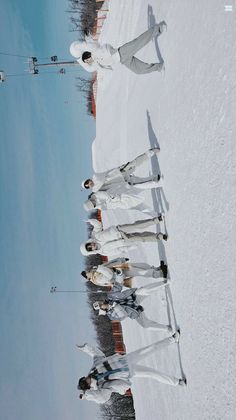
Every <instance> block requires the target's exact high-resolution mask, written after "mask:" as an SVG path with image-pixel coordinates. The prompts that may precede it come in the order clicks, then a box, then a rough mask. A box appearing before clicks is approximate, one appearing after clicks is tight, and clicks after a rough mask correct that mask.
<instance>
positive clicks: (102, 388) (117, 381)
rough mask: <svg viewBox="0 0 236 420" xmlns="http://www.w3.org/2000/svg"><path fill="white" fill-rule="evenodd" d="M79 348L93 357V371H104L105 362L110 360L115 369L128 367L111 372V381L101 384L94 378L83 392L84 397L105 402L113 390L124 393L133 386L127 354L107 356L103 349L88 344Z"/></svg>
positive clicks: (101, 402)
mask: <svg viewBox="0 0 236 420" xmlns="http://www.w3.org/2000/svg"><path fill="white" fill-rule="evenodd" d="M78 348H79V350H81V351H83V352H85V353H87V354H89V355H90V356H91V357H93V366H92V369H91V371H92V370H93V369H94V368H96V369H97V370H98V372H99V373H102V372H103V371H104V362H108V363H109V365H110V367H111V368H112V369H114V370H115V369H119V368H125V369H126V370H124V371H120V372H116V373H114V374H111V375H110V376H109V381H104V382H103V383H102V384H99V385H97V384H96V381H94V380H92V382H91V388H90V389H88V390H86V391H84V393H83V399H86V400H92V401H94V402H96V403H97V404H104V403H105V402H106V401H108V400H109V399H110V396H111V394H112V392H118V393H119V394H121V395H124V394H125V392H126V391H127V389H129V388H130V386H131V382H130V380H129V376H130V373H129V369H128V363H127V359H126V356H125V355H121V354H118V353H115V354H113V355H112V356H108V357H106V356H105V354H104V353H103V352H102V351H101V350H99V349H98V348H96V347H91V346H89V345H88V344H84V345H83V346H78Z"/></svg>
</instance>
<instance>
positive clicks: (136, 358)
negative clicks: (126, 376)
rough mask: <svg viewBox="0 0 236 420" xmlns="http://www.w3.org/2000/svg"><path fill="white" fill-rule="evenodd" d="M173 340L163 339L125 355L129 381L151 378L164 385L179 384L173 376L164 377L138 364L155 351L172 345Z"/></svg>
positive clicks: (162, 374) (164, 375)
mask: <svg viewBox="0 0 236 420" xmlns="http://www.w3.org/2000/svg"><path fill="white" fill-rule="evenodd" d="M174 342H175V339H174V338H173V337H169V338H165V339H164V340H162V341H158V342H156V343H153V344H151V345H150V346H147V347H143V348H141V349H139V350H136V351H133V352H131V353H128V354H127V356H126V357H127V361H128V365H129V370H130V379H132V378H138V377H139V378H152V379H155V380H156V381H159V382H162V383H164V384H168V385H173V386H176V385H178V384H179V379H178V378H176V377H175V376H170V375H166V374H164V373H161V372H159V371H157V370H155V369H153V368H150V367H147V366H143V365H140V364H139V362H141V361H143V360H144V359H145V358H147V357H149V356H150V355H151V354H153V353H156V351H158V350H160V349H162V348H165V347H167V346H169V345H170V344H172V343H174Z"/></svg>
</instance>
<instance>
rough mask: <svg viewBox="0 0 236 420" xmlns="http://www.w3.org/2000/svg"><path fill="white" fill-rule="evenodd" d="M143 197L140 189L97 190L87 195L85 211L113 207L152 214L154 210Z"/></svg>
mask: <svg viewBox="0 0 236 420" xmlns="http://www.w3.org/2000/svg"><path fill="white" fill-rule="evenodd" d="M144 202H145V197H143V196H141V195H140V190H138V189H136V188H130V189H129V190H128V191H127V190H126V191H124V192H121V191H119V193H115V192H112V193H111V192H109V191H97V192H96V193H92V194H90V195H89V197H88V200H87V201H85V203H84V209H85V210H86V211H91V210H96V209H100V210H110V209H112V210H114V209H125V210H129V209H133V210H138V211H141V212H144V213H146V214H149V215H151V216H153V215H154V214H155V212H154V211H153V210H152V209H151V208H150V207H149V206H147V205H146V204H145V203H144Z"/></svg>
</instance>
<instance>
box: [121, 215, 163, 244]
mask: <svg viewBox="0 0 236 420" xmlns="http://www.w3.org/2000/svg"><path fill="white" fill-rule="evenodd" d="M158 223H160V222H159V220H158V217H154V218H153V219H145V220H137V221H136V222H134V223H131V224H128V225H118V226H117V229H118V230H119V232H120V233H121V235H122V237H123V238H124V239H126V240H127V241H129V242H156V241H157V240H161V239H162V237H163V236H162V233H158V234H157V233H153V232H136V231H137V229H138V230H139V229H145V228H146V227H149V226H152V225H156V224H158Z"/></svg>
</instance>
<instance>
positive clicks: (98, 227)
mask: <svg viewBox="0 0 236 420" xmlns="http://www.w3.org/2000/svg"><path fill="white" fill-rule="evenodd" d="M88 223H90V225H92V226H93V230H94V232H96V233H97V232H101V231H102V223H101V222H99V221H98V220H97V219H88Z"/></svg>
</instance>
